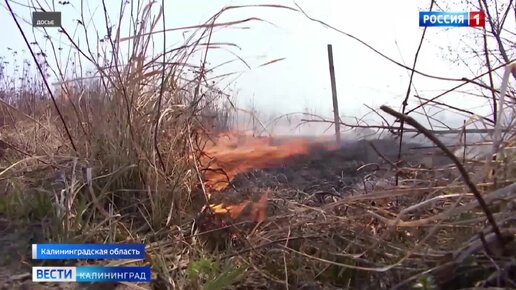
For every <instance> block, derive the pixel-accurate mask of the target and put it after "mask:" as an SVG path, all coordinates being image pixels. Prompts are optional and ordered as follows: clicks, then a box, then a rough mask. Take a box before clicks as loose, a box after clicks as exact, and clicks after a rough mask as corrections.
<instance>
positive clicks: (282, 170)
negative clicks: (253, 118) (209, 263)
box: [214, 140, 449, 205]
mask: <svg viewBox="0 0 516 290" xmlns="http://www.w3.org/2000/svg"><path fill="white" fill-rule="evenodd" d="M371 144H372V145H373V146H374V148H375V149H373V146H371ZM421 147H422V146H421V145H419V144H415V143H414V144H405V145H404V146H403V147H402V159H401V160H402V163H400V165H399V167H404V166H407V167H408V166H410V167H415V166H416V167H417V166H426V167H435V166H442V165H445V164H448V163H449V162H448V159H447V158H446V157H444V156H441V155H440V154H438V153H437V152H436V151H435V149H419V148H421ZM379 154H381V156H380V155H379ZM397 155H398V141H397V140H374V141H358V142H345V143H344V144H343V145H342V147H341V148H340V149H337V150H326V149H324V148H322V147H321V146H313V148H312V149H311V151H310V152H309V154H307V155H301V156H295V157H291V158H289V159H287V160H284V161H283V162H281V163H279V164H277V165H276V166H274V167H269V168H266V169H254V170H252V171H250V172H246V173H241V174H239V175H237V176H236V177H235V178H234V180H233V181H232V182H231V185H232V186H231V187H230V188H228V189H226V190H224V191H223V192H222V193H221V194H215V195H214V202H215V203H218V202H225V203H229V204H234V203H240V202H242V201H245V200H249V199H256V198H257V194H258V193H260V192H263V191H264V190H269V191H271V192H273V193H279V196H277V197H278V198H286V199H290V198H294V196H292V195H296V196H295V198H294V199H295V200H299V199H301V200H306V201H307V202H309V204H310V205H318V204H319V205H320V204H321V203H325V201H326V202H329V201H331V200H334V198H338V197H342V196H345V195H348V194H353V193H355V192H362V193H363V192H364V187H365V191H367V190H371V189H372V187H373V186H372V185H373V184H376V183H378V182H380V183H382V184H383V185H388V184H391V183H392V182H393V176H394V172H395V170H394V169H393V166H392V165H391V163H395V162H396V160H397ZM425 157H426V160H427V161H428V160H431V161H432V163H433V164H431V165H428V164H424V165H421V164H422V163H423V162H424V161H425V160H424V159H425ZM427 163H428V162H427ZM364 165H367V166H364ZM361 167H363V168H361ZM285 194H286V196H285ZM308 199H310V201H309V200H308Z"/></svg>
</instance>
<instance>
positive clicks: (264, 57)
mask: <svg viewBox="0 0 516 290" xmlns="http://www.w3.org/2000/svg"><path fill="white" fill-rule="evenodd" d="M18 1H19V2H18ZM18 1H16V2H15V1H9V2H10V3H11V5H12V7H13V9H14V11H15V13H16V14H17V16H18V17H20V18H23V19H26V20H27V21H30V15H31V14H30V13H31V10H30V9H29V8H27V7H24V6H23V5H20V4H27V2H24V0H18ZM56 2H57V1H56ZM70 2H71V4H72V5H66V6H59V5H58V7H57V9H56V11H61V12H62V22H63V27H65V28H66V29H67V30H68V31H74V29H75V27H76V24H75V22H74V21H75V20H74V19H78V18H79V11H80V1H76V0H70ZM84 2H85V3H86V5H87V6H88V7H85V9H84V10H85V11H86V12H85V13H86V14H88V15H93V16H92V18H91V19H92V21H91V22H90V23H88V24H87V25H88V31H90V32H91V35H90V36H93V38H92V39H95V37H94V30H95V27H96V30H98V31H101V32H102V31H104V32H105V30H106V29H105V26H104V16H103V13H102V6H101V3H102V2H101V1H100V0H89V1H84ZM106 2H107V10H108V13H109V14H110V15H111V17H112V19H116V15H118V9H119V5H120V2H119V1H106ZM158 3H159V1H158ZM243 4H248V5H249V4H282V5H286V6H290V7H296V4H297V5H299V7H301V8H302V9H303V10H304V11H305V12H306V13H307V14H308V15H310V16H311V17H312V18H315V19H319V20H322V21H324V22H325V23H327V24H329V25H331V26H333V27H335V28H337V29H339V30H341V31H344V32H346V33H349V34H351V35H353V36H355V37H357V38H359V39H361V40H362V41H364V42H366V43H367V44H369V45H371V46H372V47H374V48H375V49H376V50H378V51H380V52H382V53H383V54H385V55H386V56H388V57H390V58H392V59H393V60H395V61H397V62H399V63H403V64H406V65H407V66H412V63H413V60H414V55H415V53H416V50H417V48H418V45H419V41H420V39H421V35H422V33H423V28H421V27H419V26H418V12H419V11H420V10H428V6H429V4H430V1H423V0H421V1H414V0H396V1H384V0H365V1H342V0H318V1H313V0H299V1H296V2H294V1H236V0H233V1H229V0H219V1H207V0H172V1H168V2H167V1H165V16H166V27H167V28H173V27H183V26H189V25H196V24H200V23H203V22H205V21H206V20H207V19H208V18H209V17H211V16H212V15H213V14H215V13H217V12H218V11H219V10H220V9H221V8H222V7H224V6H227V5H243ZM453 8H454V10H455V11H469V10H476V9H474V8H473V7H468V6H466V5H465V4H457V5H456V6H454V7H453ZM248 17H257V18H260V19H262V20H263V21H252V22H249V23H246V24H245V25H240V26H247V27H249V29H235V28H227V29H220V30H217V31H216V32H215V34H214V36H213V41H218V42H230V43H234V44H236V45H237V46H238V47H232V48H228V49H225V50H219V51H213V52H210V55H209V61H210V63H211V64H212V65H217V64H221V63H225V62H227V61H229V60H234V61H233V62H231V63H230V64H228V65H224V66H222V67H221V68H219V69H218V70H217V71H216V73H219V74H221V75H222V74H224V73H226V72H239V73H238V74H236V75H233V76H232V77H231V78H229V79H227V81H228V82H229V83H230V86H229V89H230V90H231V92H232V94H233V95H235V96H236V100H237V104H238V106H240V107H243V108H255V109H256V110H258V111H259V112H260V115H261V116H265V117H267V116H272V115H279V114H287V113H293V112H300V111H308V112H311V113H316V114H320V115H323V116H325V117H328V118H331V116H332V98H331V87H330V78H329V69H328V56H327V44H332V46H333V55H334V67H335V71H336V84H337V92H338V101H339V110H340V115H341V117H342V118H343V120H351V121H353V119H352V118H355V117H356V118H361V117H362V116H364V115H366V116H367V117H366V119H368V118H370V119H371V120H375V121H378V118H377V116H376V115H374V114H372V113H371V111H370V109H368V108H367V107H366V106H365V105H367V106H369V107H372V108H377V107H379V106H380V105H384V104H385V105H390V106H392V107H394V108H395V109H399V108H400V105H401V102H402V100H403V98H404V96H405V94H406V92H407V87H408V85H409V76H410V72H409V71H408V70H406V69H404V68H402V67H400V66H398V65H396V64H394V63H392V62H391V61H389V60H386V59H385V58H383V57H381V56H379V55H378V54H377V53H375V52H374V51H372V50H371V49H369V48H367V47H366V46H364V45H363V44H360V43H359V42H358V41H356V40H354V39H351V38H350V37H347V36H345V35H343V34H341V33H339V32H336V31H334V30H332V29H329V28H327V27H325V26H323V25H321V24H320V23H316V22H314V21H310V20H309V19H308V18H307V17H305V16H304V15H303V14H302V13H300V12H295V11H290V10H287V9H277V8H263V7H260V8H257V7H253V8H241V9H234V10H230V11H228V12H226V13H224V14H223V16H222V17H221V18H220V21H232V20H239V19H245V18H248ZM511 17H512V16H511ZM0 19H3V21H2V22H3V23H2V25H1V26H0V35H1V36H2V37H4V39H6V40H8V41H4V42H2V43H1V44H0V56H9V55H10V54H11V51H9V50H7V47H9V48H12V49H14V50H18V51H21V50H22V49H24V48H25V44H24V42H23V39H22V38H21V35H20V33H19V31H18V29H17V27H16V25H15V24H14V21H13V19H12V17H11V16H10V14H9V13H8V11H7V9H6V7H5V4H2V7H0ZM512 22H513V23H514V20H512ZM94 25H95V27H94ZM159 25H162V24H161V23H160V24H159ZM22 27H23V29H24V31H26V32H28V34H29V38H31V40H33V39H34V36H33V33H32V31H33V29H32V27H31V26H30V24H29V23H23V24H22ZM52 30H54V31H52ZM55 30H56V29H53V28H49V29H48V31H49V33H50V34H51V35H53V36H55V37H56V38H55V39H56V40H57V41H59V34H58V33H57V32H56V31H55ZM126 31H127V30H126ZM78 33H80V32H78ZM35 35H36V40H38V41H40V44H42V46H43V47H47V48H49V46H48V42H45V41H44V40H43V41H41V40H42V37H41V35H42V34H41V31H36V32H35ZM123 36H127V34H125V35H124V34H123ZM475 37H477V38H478V34H474V33H473V28H468V27H465V28H449V29H446V28H428V29H427V33H426V36H425V41H424V42H423V44H422V47H421V52H420V55H419V59H418V62H417V69H418V70H419V71H421V72H424V73H426V74H429V75H436V76H442V77H449V78H454V79H460V78H462V77H468V78H471V77H474V76H475V75H476V74H478V73H479V72H483V71H485V69H483V68H481V67H478V68H477V71H470V70H469V69H468V68H467V67H466V66H465V65H464V64H463V63H461V62H458V61H453V60H454V59H457V58H460V57H461V56H466V52H465V51H467V50H477V49H478V50H480V49H481V47H478V48H477V47H475V46H476V45H478V43H480V42H479V39H475ZM182 40H183V35H182V32H175V33H172V32H171V33H167V46H168V47H172V46H177V45H178V44H181V43H182ZM158 42H159V40H158ZM95 45H96V44H95ZM156 47H157V48H160V47H161V45H159V44H157V45H156ZM64 51H66V50H64ZM24 55H26V58H28V57H29V55H27V54H26V53H25V54H24ZM235 55H238V57H240V58H242V59H244V60H245V61H246V63H247V64H248V65H249V66H250V67H251V69H249V68H248V67H246V65H244V64H243V63H242V62H241V61H238V59H237V58H236V57H235ZM65 57H66V54H64V55H63V58H65ZM282 58H284V60H282V61H279V62H275V63H274V64H271V65H267V66H260V65H261V64H264V63H266V62H268V61H271V60H275V59H282ZM475 61H476V60H475V59H471V58H468V59H467V62H468V63H469V64H470V65H471V64H473V65H474V64H475ZM499 74H500V75H501V74H503V72H501V71H500V72H499ZM458 84H459V83H458V82H449V81H438V80H435V79H431V78H427V77H423V76H420V75H415V77H414V79H413V87H412V93H411V96H412V95H414V94H418V95H420V96H423V97H425V98H432V97H434V96H436V95H438V94H439V93H440V92H442V91H445V90H447V89H449V88H452V87H454V86H455V85H458ZM473 89H474V88H473V87H468V86H466V87H465V89H464V90H466V91H472V90H473ZM442 101H446V102H448V103H450V104H452V105H456V106H460V107H461V108H464V109H471V110H474V111H476V112H479V113H485V112H488V111H489V104H488V103H486V102H485V100H483V99H480V98H473V97H471V96H470V95H467V94H464V93H463V92H456V93H452V94H450V95H449V96H448V97H446V98H444V99H443V100H442ZM416 104H417V101H416V100H415V99H411V101H410V102H409V108H411V107H413V106H414V105H416ZM435 112H437V110H435ZM431 113H434V112H431ZM437 118H438V119H439V120H440V121H445V122H449V123H450V124H452V125H459V124H462V122H463V120H464V119H465V117H464V116H457V115H451V114H440V115H438V117H437ZM422 120H423V121H426V120H425V119H422ZM380 121H381V120H380ZM425 125H428V122H427V124H425Z"/></svg>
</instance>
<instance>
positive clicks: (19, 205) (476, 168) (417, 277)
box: [0, 4, 516, 290]
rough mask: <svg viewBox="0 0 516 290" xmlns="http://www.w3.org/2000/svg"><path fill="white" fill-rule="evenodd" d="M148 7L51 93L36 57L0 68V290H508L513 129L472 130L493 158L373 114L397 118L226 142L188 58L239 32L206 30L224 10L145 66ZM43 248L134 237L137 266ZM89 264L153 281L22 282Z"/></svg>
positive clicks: (387, 111) (246, 135)
mask: <svg viewBox="0 0 516 290" xmlns="http://www.w3.org/2000/svg"><path fill="white" fill-rule="evenodd" d="M148 5H149V6H151V4H148ZM155 5H157V4H155ZM269 6H270V7H269V8H271V9H293V8H287V7H284V6H280V5H269ZM147 7H148V6H143V7H141V9H140V11H138V12H137V14H138V15H137V16H136V18H137V19H139V20H140V21H141V22H142V23H147V26H142V27H141V29H140V30H135V31H136V33H135V34H134V35H131V36H130V37H129V38H130V39H131V50H130V53H129V54H128V55H125V54H126V53H127V52H126V51H125V50H124V51H121V50H120V47H119V46H118V44H117V41H120V36H119V35H118V36H116V37H115V36H114V38H115V40H116V41H114V42H111V43H110V46H111V49H112V53H111V54H110V55H106V56H104V59H103V60H99V59H95V58H91V59H90V61H91V63H93V64H94V65H95V67H96V71H95V73H94V75H95V76H94V77H91V78H85V79H80V78H70V79H68V78H63V79H61V80H60V81H59V82H57V85H56V88H55V89H52V88H50V84H49V83H48V81H47V79H46V77H42V73H43V72H44V71H43V69H45V65H44V62H42V61H38V62H37V63H36V64H34V65H36V66H37V67H38V69H35V68H34V67H31V69H29V70H27V72H26V78H27V80H26V81H25V82H23V83H22V85H21V86H18V87H15V88H14V87H12V86H10V85H9V84H11V83H12V82H13V80H12V79H11V78H12V77H10V76H9V74H6V73H1V72H2V70H0V112H1V113H0V289H2V290H3V289H501V288H494V287H505V288H507V289H509V288H516V280H515V279H516V262H515V260H514V257H515V256H516V241H515V239H514V237H515V235H516V223H515V222H516V220H515V216H516V215H515V214H514V213H515V210H516V204H515V200H516V199H515V197H516V185H515V183H514V182H515V178H516V171H515V168H516V164H515V163H516V158H515V157H516V155H515V154H514V150H513V148H514V146H515V145H516V138H515V133H516V131H515V129H514V126H509V127H505V128H501V125H500V123H497V122H496V121H492V120H491V121H490V122H487V121H485V123H487V124H488V125H486V127H487V128H486V132H488V133H486V134H482V135H481V137H482V138H477V140H478V141H479V142H478V143H480V141H482V142H487V143H488V144H489V150H491V148H495V149H496V150H495V151H494V153H495V154H494V155H495V158H494V159H493V158H490V157H491V156H490V155H489V154H488V156H487V157H486V156H482V157H481V158H479V157H471V156H467V154H464V155H461V154H459V153H457V152H460V150H461V149H463V150H464V151H465V150H466V148H465V147H466V145H465V144H460V142H455V143H454V144H452V143H453V142H451V141H447V142H445V143H446V144H443V143H441V142H440V140H442V139H443V138H442V135H438V134H437V133H436V132H435V131H432V130H427V129H426V128H422V126H421V125H420V124H419V123H418V122H417V121H416V120H414V119H412V118H411V117H410V116H409V115H408V114H405V112H397V111H395V110H393V109H391V108H390V107H387V106H382V107H380V108H379V109H378V110H377V113H378V114H382V115H383V116H388V117H391V118H395V119H397V120H398V122H396V126H400V122H401V124H402V125H401V128H399V127H398V129H396V128H394V127H393V126H391V127H392V128H375V127H374V126H371V128H369V129H370V130H372V132H373V133H374V132H377V133H378V132H379V131H378V130H380V129H381V131H385V132H387V133H385V134H383V135H382V137H378V136H379V135H378V134H376V135H375V134H373V135H372V137H371V136H369V137H368V138H355V137H353V138H351V137H348V136H351V135H344V137H343V140H342V142H341V143H340V144H337V143H336V141H335V140H334V138H333V136H330V137H328V136H326V137H320V136H288V135H281V136H278V135H276V136H275V135H273V136H269V135H267V134H265V133H263V131H264V130H262V131H261V132H260V133H257V132H256V131H257V130H255V132H242V131H239V130H237V129H235V127H236V126H235V121H234V120H235V115H236V114H237V113H238V114H241V113H242V112H241V111H239V110H238V108H236V107H235V106H234V103H233V96H231V95H229V94H226V92H224V91H223V89H221V88H218V87H216V86H213V85H212V84H210V82H209V81H208V78H207V75H208V71H209V68H208V67H207V66H208V64H207V63H206V62H203V60H204V61H205V59H203V57H202V55H203V54H202V53H201V54H200V55H201V56H200V60H201V65H199V66H198V67H195V69H194V70H193V72H190V71H188V69H187V66H186V64H187V63H189V60H190V59H189V58H190V57H191V56H193V55H194V50H195V49H199V51H202V52H206V53H207V51H209V49H210V48H211V45H212V44H211V43H210V33H211V31H212V30H213V29H215V28H220V27H224V28H227V27H231V26H232V25H237V24H240V23H223V24H218V23H219V22H218V17H219V16H220V15H221V14H222V13H223V12H224V11H226V10H227V9H223V10H222V11H221V12H220V14H217V15H215V16H213V18H211V19H209V20H208V21H207V22H206V23H205V24H203V25H198V26H196V27H194V29H195V30H196V33H195V34H194V35H193V36H192V38H190V39H188V40H186V43H184V44H183V45H182V46H180V47H178V48H176V49H174V50H172V51H168V52H167V53H164V54H163V53H162V54H159V55H156V56H153V57H150V55H151V52H150V51H148V49H149V48H148V41H149V40H150V38H151V37H152V35H153V34H158V35H159V31H158V28H156V26H157V23H159V17H161V16H163V15H162V14H161V13H158V14H157V15H154V16H157V17H158V18H152V16H151V15H150V14H146V13H145V11H146V8H147ZM231 9H238V7H232V8H231ZM120 17H121V18H122V17H123V15H120ZM156 19H158V20H156ZM242 23H245V21H242ZM155 31H158V32H155ZM117 37H118V38H117ZM70 41H71V42H72V43H73V39H72V38H70ZM213 45H214V46H215V45H216V44H213ZM77 50H78V51H77V52H81V53H84V55H86V56H88V53H87V52H85V51H79V48H77ZM120 55H124V57H123V58H122V57H121V56H120ZM197 56H198V55H197ZM35 59H36V60H37V59H38V58H37V57H36V56H35ZM122 59H124V60H126V61H123V60H122ZM106 60H107V61H106ZM30 61H32V60H30ZM105 63H111V64H112V65H105ZM505 67H506V66H504V65H500V66H499V68H501V70H503V68H505ZM46 69H48V70H49V71H50V69H49V68H48V67H47V68H46ZM490 69H491V68H490ZM75 70H76V71H75V72H74V74H73V75H81V74H80V72H81V71H80V67H77V68H76V69H75ZM511 70H512V71H511ZM490 71H494V69H492V70H490ZM507 71H508V73H507V74H506V75H507V77H512V76H510V75H509V72H512V73H513V74H515V75H516V66H514V64H513V65H512V66H511V65H508V66H507ZM47 85H48V86H47ZM493 89H494V90H498V89H500V88H498V85H497V86H496V89H495V88H493ZM500 90H501V91H502V92H503V93H502V95H505V93H507V96H508V97H507V98H506V100H505V107H506V108H509V109H513V108H514V100H515V99H514V91H513V89H512V87H511V86H508V85H507V81H505V87H502V88H501V89H500ZM496 92H497V93H498V94H500V92H499V91H496ZM493 94H494V93H493ZM495 101H496V100H495ZM435 105H436V104H435V103H433V104H432V103H430V104H427V106H435ZM444 107H446V106H444ZM446 109H448V110H453V108H449V107H446ZM498 109H499V110H502V109H503V107H502V105H500V103H499V107H498ZM245 114H247V113H245ZM247 115H248V116H250V117H249V118H251V119H253V122H256V124H258V125H256V126H258V127H259V125H263V123H262V122H261V120H258V118H256V116H254V115H253V114H251V113H249V114H247ZM486 118H487V117H486ZM312 121H314V122H315V120H312ZM319 121H320V120H319ZM304 122H309V121H306V120H305V121H304ZM324 122H326V121H324ZM403 124H404V125H403ZM511 124H513V123H512V122H511ZM384 125H385V126H387V124H384ZM342 126H344V125H342ZM403 126H405V128H403ZM404 130H407V132H404ZM410 130H412V131H410ZM258 131H259V130H258ZM459 131H460V128H459ZM500 131H502V133H503V134H502V135H500V136H497V135H496V134H492V132H500ZM414 133H417V135H418V139H417V140H418V141H414V140H415V139H411V138H409V137H407V136H413V135H414ZM403 134H404V135H403ZM411 134H412V135H411ZM402 136H405V139H403V140H402V141H401V142H400V138H403V137H402ZM436 136H437V137H436ZM460 136H463V135H460ZM468 136H469V135H468ZM452 139H453V138H452ZM459 139H460V138H459ZM472 140H473V139H471V140H470V139H468V141H469V142H473V141H472ZM453 141H457V140H453ZM493 142H495V145H497V146H495V147H492V144H493ZM400 144H401V145H402V146H401V145H400ZM470 146H471V147H474V148H477V147H475V146H476V144H475V145H470ZM43 242H54V243H65V242H66V243H144V244H145V245H146V259H145V260H144V261H118V260H113V261H110V260H109V261H108V260H106V261H89V260H86V261H84V260H82V261H78V260H77V261H74V260H67V261H52V262H49V261H35V260H31V252H30V251H31V244H33V243H43ZM96 264H102V265H150V266H151V267H152V270H153V275H152V282H151V283H150V284H149V283H147V284H143V283H142V284H136V283H125V282H124V283H112V284H111V283H104V284H88V283H83V284H80V285H79V284H77V285H75V284H66V285H65V284H57V283H56V284H51V283H40V284H35V283H32V282H31V275H30V269H31V267H32V266H39V265H46V266H51V265H70V266H71V265H96ZM490 287H491V288H490ZM505 288H504V289H505Z"/></svg>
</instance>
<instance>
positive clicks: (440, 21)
mask: <svg viewBox="0 0 516 290" xmlns="http://www.w3.org/2000/svg"><path fill="white" fill-rule="evenodd" d="M485 24H486V16H485V13H484V11H470V12H443V11H419V27H465V26H469V27H484V26H485Z"/></svg>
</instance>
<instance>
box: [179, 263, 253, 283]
mask: <svg viewBox="0 0 516 290" xmlns="http://www.w3.org/2000/svg"><path fill="white" fill-rule="evenodd" d="M245 271H246V269H245V268H243V267H234V266H233V265H231V264H229V263H226V264H224V265H223V267H221V264H219V263H218V262H217V261H214V260H212V259H209V258H201V259H200V260H198V261H194V262H192V263H190V265H189V266H188V269H187V276H188V278H189V279H190V281H191V282H192V284H193V285H195V287H197V288H199V289H203V290H217V289H226V288H227V287H229V286H231V285H232V284H234V283H235V282H237V281H238V280H239V279H240V278H241V276H242V274H243V273H244V272H245Z"/></svg>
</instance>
